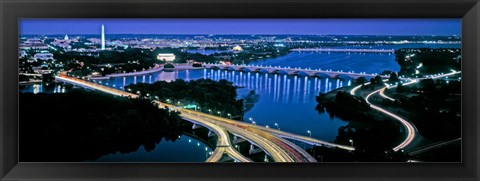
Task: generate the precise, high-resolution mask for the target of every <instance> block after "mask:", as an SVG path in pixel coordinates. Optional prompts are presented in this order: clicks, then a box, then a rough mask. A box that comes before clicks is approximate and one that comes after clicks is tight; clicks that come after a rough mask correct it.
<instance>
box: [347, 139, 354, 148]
mask: <svg viewBox="0 0 480 181" xmlns="http://www.w3.org/2000/svg"><path fill="white" fill-rule="evenodd" d="M348 141H349V142H350V146H352V147H353V140H352V139H350V140H348Z"/></svg>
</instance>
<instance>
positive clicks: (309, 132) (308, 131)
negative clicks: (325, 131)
mask: <svg viewBox="0 0 480 181" xmlns="http://www.w3.org/2000/svg"><path fill="white" fill-rule="evenodd" d="M307 133H308V134H309V135H310V138H312V132H311V131H310V130H307Z"/></svg>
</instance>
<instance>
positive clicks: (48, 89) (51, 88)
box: [18, 83, 66, 94]
mask: <svg viewBox="0 0 480 181" xmlns="http://www.w3.org/2000/svg"><path fill="white" fill-rule="evenodd" d="M18 88H19V92H31V93H34V94H38V93H65V92H66V87H65V85H63V84H55V83H45V84H43V83H35V84H27V85H19V87H18Z"/></svg>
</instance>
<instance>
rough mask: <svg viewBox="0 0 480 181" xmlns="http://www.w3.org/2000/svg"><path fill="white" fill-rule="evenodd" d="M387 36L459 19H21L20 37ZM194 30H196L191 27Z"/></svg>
mask: <svg viewBox="0 0 480 181" xmlns="http://www.w3.org/2000/svg"><path fill="white" fill-rule="evenodd" d="M102 24H104V25H105V27H108V28H106V30H105V34H172V35H181V34H183V35H195V34H219V35H245V34H247V35H248V34H265V35H277V34H285V35H384V36H386V35H389V36H410V35H417V36H429V35H436V36H452V35H460V34H461V20H460V19H21V21H20V23H19V31H20V34H22V35H58V34H85V35H90V34H91V35H95V34H100V32H101V28H100V27H101V26H102ZM191 27H195V28H191Z"/></svg>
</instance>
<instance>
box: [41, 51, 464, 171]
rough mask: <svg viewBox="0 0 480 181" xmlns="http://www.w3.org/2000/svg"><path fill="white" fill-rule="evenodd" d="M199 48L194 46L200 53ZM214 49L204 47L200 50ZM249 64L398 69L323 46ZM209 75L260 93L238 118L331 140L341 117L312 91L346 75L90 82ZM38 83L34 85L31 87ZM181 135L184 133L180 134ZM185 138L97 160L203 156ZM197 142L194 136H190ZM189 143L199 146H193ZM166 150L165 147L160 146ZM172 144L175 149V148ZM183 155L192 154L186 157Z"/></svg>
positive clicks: (386, 58) (380, 56) (225, 73)
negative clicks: (321, 105) (322, 108)
mask: <svg viewBox="0 0 480 181" xmlns="http://www.w3.org/2000/svg"><path fill="white" fill-rule="evenodd" d="M424 47H430V48H460V44H400V45H382V46H348V47H339V48H373V49H399V48H424ZM202 52H204V51H198V53H202ZM211 53H214V52H212V51H205V54H211ZM252 65H271V66H282V67H287V66H290V67H301V68H311V69H318V68H320V69H324V70H325V69H332V70H342V71H355V72H366V73H381V72H382V71H384V70H391V71H399V70H400V67H399V65H398V64H397V63H396V62H395V56H394V54H393V53H392V54H388V53H327V52H322V53H320V52H290V53H289V54H287V55H285V56H282V57H277V58H272V59H265V60H261V61H257V62H255V63H252ZM200 78H209V79H213V80H220V79H227V80H229V81H231V82H233V83H234V84H235V85H237V86H240V87H243V88H239V89H237V93H238V98H242V97H244V96H246V95H247V94H248V92H250V91H251V90H254V91H255V92H256V93H257V94H259V95H260V99H259V101H258V102H256V103H255V105H254V107H253V108H252V109H251V110H249V111H248V112H247V113H246V114H245V117H244V120H246V121H249V120H250V118H251V120H253V121H255V122H256V124H258V125H264V126H267V125H268V126H270V127H272V128H277V126H276V125H278V128H279V129H281V130H284V131H288V132H292V133H296V134H301V135H308V133H307V131H310V132H311V136H312V137H315V138H318V139H321V140H325V141H333V140H334V139H335V137H336V136H337V130H338V128H339V127H340V126H344V125H346V124H347V122H345V121H343V120H341V119H339V118H336V117H334V118H330V117H329V115H328V114H326V113H323V114H320V113H318V112H317V111H316V110H315V106H316V105H317V103H316V101H315V96H316V95H318V94H319V93H320V92H323V93H324V92H328V91H330V90H333V89H336V88H340V87H343V86H348V85H350V84H351V83H352V80H350V79H348V78H346V79H331V78H320V77H307V76H301V75H300V76H288V75H282V74H267V73H262V72H260V73H258V72H239V71H230V70H212V69H204V70H181V71H173V72H163V71H161V72H155V73H150V74H145V75H140V76H125V77H116V78H111V79H106V80H96V81H95V82H96V83H99V84H102V85H107V86H110V87H114V88H117V89H123V87H124V86H126V85H129V84H135V83H138V82H143V83H153V82H155V81H161V80H165V81H173V80H176V79H184V80H187V81H189V80H195V79H200ZM37 89H38V88H37ZM182 137H186V138H188V137H187V136H185V135H184V136H182ZM188 140H193V139H191V138H188V139H183V138H182V139H180V140H179V141H176V142H175V143H172V142H166V141H162V142H161V143H160V144H159V145H157V147H156V148H155V150H154V151H152V152H146V151H145V150H144V149H143V148H139V150H138V151H136V152H133V153H129V154H111V155H106V156H104V157H102V158H100V159H99V160H97V161H135V162H142V161H161V162H170V161H172V162H183V161H188V162H197V161H203V160H205V155H204V154H205V151H204V148H205V145H204V144H202V143H200V142H199V143H198V144H201V145H199V146H196V144H191V145H190V146H189V144H187V143H185V142H186V141H188ZM195 142H198V141H195ZM195 147H199V148H203V150H202V149H200V151H199V150H196V149H194V148H195ZM165 150H170V151H165ZM175 150H176V151H175ZM186 155H196V156H193V157H189V156H186Z"/></svg>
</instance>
